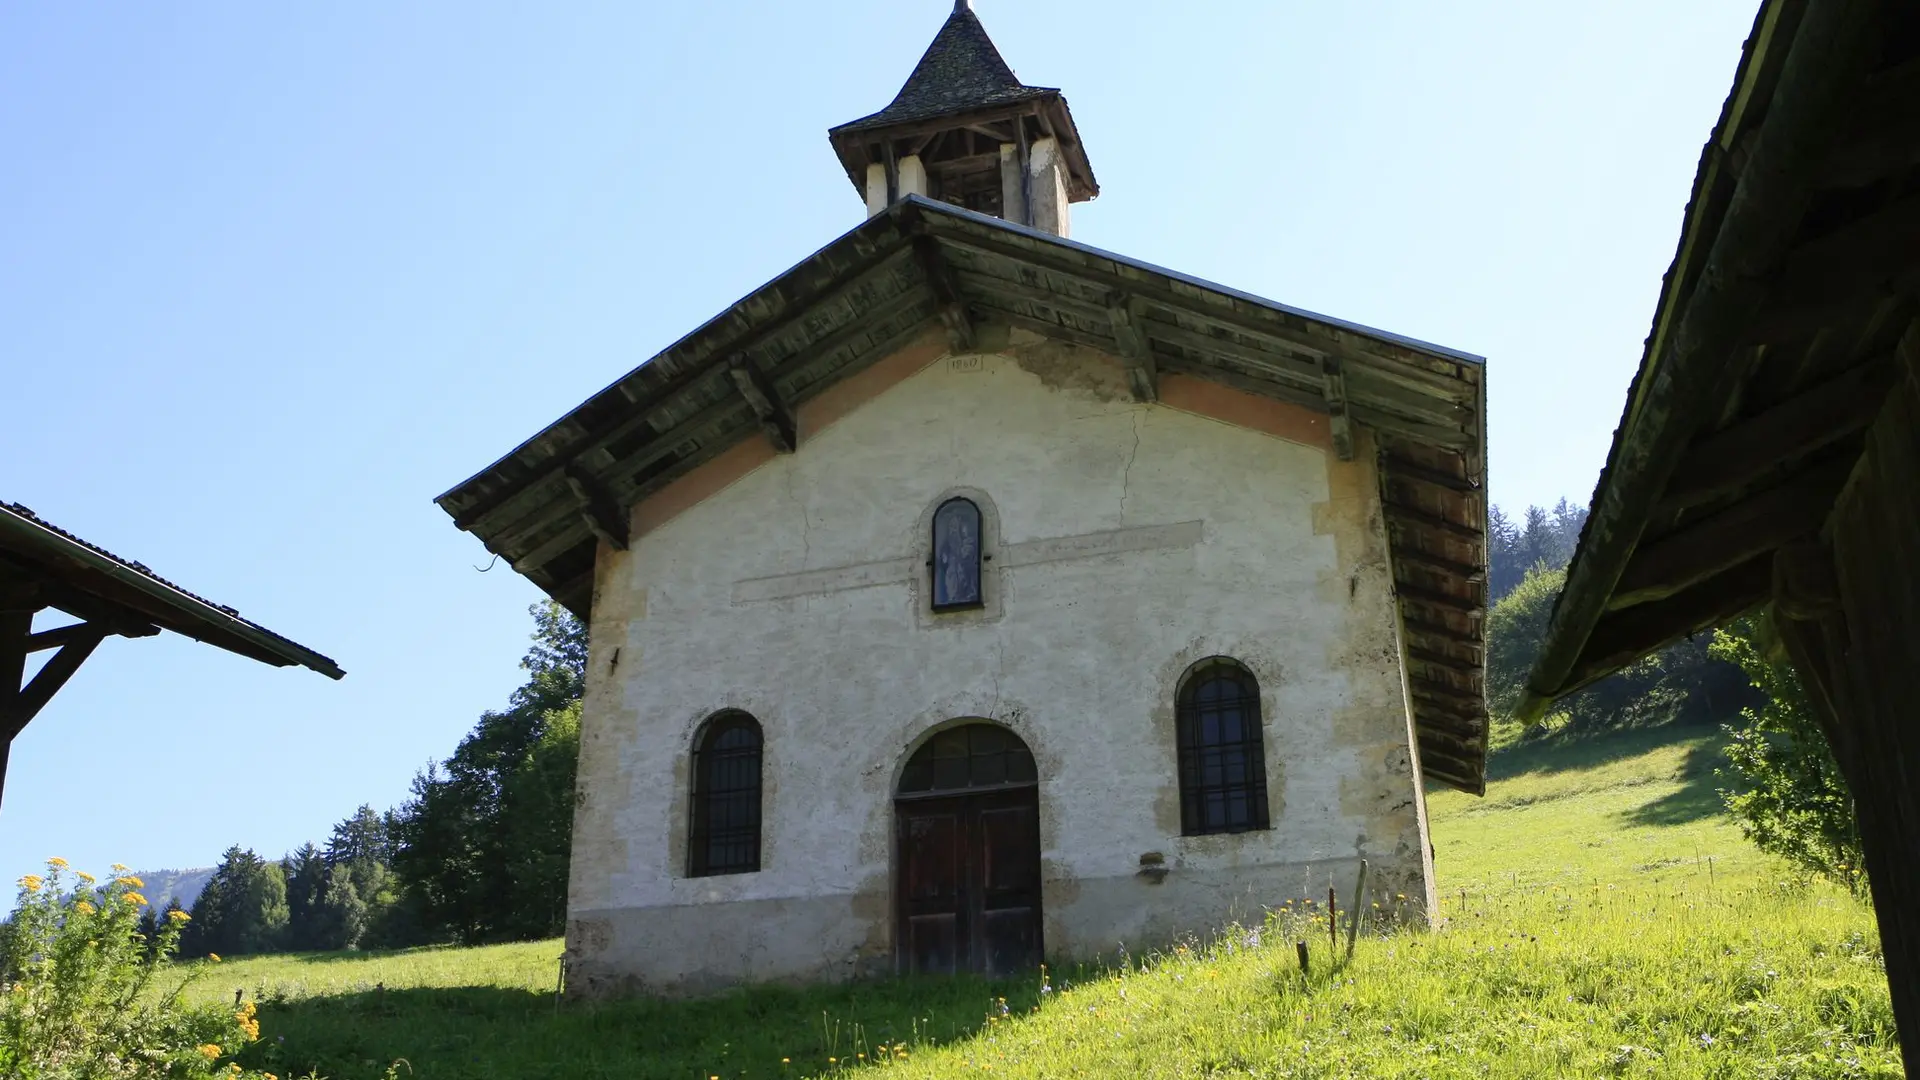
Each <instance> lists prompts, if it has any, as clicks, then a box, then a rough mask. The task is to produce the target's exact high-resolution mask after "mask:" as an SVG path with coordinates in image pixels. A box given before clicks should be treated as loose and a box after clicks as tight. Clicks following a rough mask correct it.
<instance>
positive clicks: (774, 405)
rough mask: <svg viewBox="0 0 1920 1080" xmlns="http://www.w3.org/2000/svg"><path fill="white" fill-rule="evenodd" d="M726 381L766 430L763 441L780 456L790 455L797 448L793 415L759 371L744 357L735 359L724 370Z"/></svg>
mask: <svg viewBox="0 0 1920 1080" xmlns="http://www.w3.org/2000/svg"><path fill="white" fill-rule="evenodd" d="M727 378H729V379H731V380H733V385H734V388H735V389H737V390H739V391H740V396H741V397H743V398H746V399H747V407H748V408H751V409H752V410H753V415H754V416H755V417H757V418H758V419H759V421H760V427H761V428H762V429H763V430H765V431H766V433H767V441H768V442H771V443H772V444H773V448H774V449H775V450H778V451H780V452H781V453H783V454H791V453H793V451H794V448H795V447H797V446H799V445H800V440H799V434H798V431H797V429H796V428H795V425H794V422H793V413H792V412H791V411H789V410H788V408H787V406H786V403H785V402H783V401H781V400H780V392H779V391H778V390H775V389H774V387H773V384H772V383H771V382H768V381H767V377H766V376H764V375H762V374H761V373H760V369H759V368H756V367H754V366H753V363H752V361H750V360H748V359H746V358H745V357H737V358H735V359H734V361H733V363H732V364H731V365H729V366H728V368H727Z"/></svg>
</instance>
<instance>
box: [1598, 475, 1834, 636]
mask: <svg viewBox="0 0 1920 1080" xmlns="http://www.w3.org/2000/svg"><path fill="white" fill-rule="evenodd" d="M1853 466H1854V458H1853V456H1852V455H1843V456H1841V457H1839V458H1838V459H1834V460H1828V461H1823V462H1821V463H1820V464H1819V465H1818V466H1816V467H1814V468H1811V469H1808V470H1806V471H1804V472H1801V473H1798V474H1796V475H1794V476H1792V477H1789V478H1788V479H1787V481H1786V482H1785V483H1783V484H1781V485H1780V486H1778V487H1774V488H1769V489H1768V490H1766V491H1763V492H1760V493H1759V494H1756V495H1751V496H1748V497H1747V498H1745V499H1742V500H1741V501H1740V502H1737V503H1735V504H1734V505H1732V506H1730V507H1728V508H1727V509H1725V510H1722V511H1720V512H1719V513H1717V514H1713V515H1711V516H1708V517H1706V518H1703V519H1701V520H1700V521H1697V522H1687V523H1684V524H1683V525H1682V526H1681V528H1680V529H1679V530H1677V531H1675V532H1672V533H1668V534H1667V535H1665V536H1662V537H1660V538H1658V539H1656V540H1651V541H1648V542H1646V543H1643V544H1641V545H1640V547H1639V549H1638V550H1636V551H1635V552H1634V553H1633V557H1632V558H1631V559H1629V560H1628V561H1627V567H1626V569H1625V570H1624V571H1622V572H1621V574H1620V580H1619V582H1618V583H1617V584H1616V585H1615V586H1614V590H1613V598H1612V601H1611V602H1610V603H1609V604H1608V605H1607V606H1608V610H1611V611H1618V610H1622V609H1625V608H1630V607H1633V606H1634V605H1637V604H1645V603H1648V602H1650V601H1654V600H1663V599H1665V598H1667V597H1669V596H1672V595H1674V594H1675V593H1678V592H1681V591H1683V590H1685V589H1689V588H1692V587H1693V586H1694V585H1697V584H1699V583H1700V582H1703V581H1706V580H1707V579H1709V578H1712V577H1715V576H1717V575H1718V574H1720V573H1722V572H1723V571H1726V570H1728V569H1731V568H1732V567H1734V566H1736V565H1738V564H1740V563H1743V562H1746V561H1747V560H1748V559H1751V558H1753V557H1754V556H1756V555H1759V554H1762V553H1764V552H1769V551H1772V550H1773V549H1774V548H1777V547H1779V546H1780V545H1782V544H1784V543H1786V542H1787V541H1789V540H1792V539H1794V538H1795V537H1798V536H1806V535H1809V534H1812V533H1817V532H1819V531H1820V526H1821V524H1822V523H1824V522H1825V521H1826V519H1827V514H1828V512H1829V511H1831V510H1832V508H1833V499H1834V496H1835V495H1837V494H1838V493H1839V491H1840V486H1841V485H1842V484H1844V483H1846V479H1847V476H1848V474H1850V473H1851V472H1852V471H1853Z"/></svg>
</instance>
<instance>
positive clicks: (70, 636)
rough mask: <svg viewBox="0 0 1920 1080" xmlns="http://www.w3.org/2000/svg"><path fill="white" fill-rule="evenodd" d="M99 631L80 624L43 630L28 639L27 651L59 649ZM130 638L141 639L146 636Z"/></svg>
mask: <svg viewBox="0 0 1920 1080" xmlns="http://www.w3.org/2000/svg"><path fill="white" fill-rule="evenodd" d="M98 629H99V627H98V626H97V625H96V624H94V623H88V622H78V623H74V624H73V625H72V626H60V627H55V628H54V629H52V630H42V631H40V632H39V633H37V634H31V635H29V636H28V637H27V651H28V652H30V653H36V652H42V651H44V650H47V649H58V648H60V647H61V646H63V645H65V644H67V643H68V642H71V641H78V640H79V639H81V638H84V637H91V636H93V635H94V634H95V633H96V632H98ZM154 632H155V633H158V632H159V630H158V628H157V627H156V628H154ZM129 636H135V637H140V636H145V635H129Z"/></svg>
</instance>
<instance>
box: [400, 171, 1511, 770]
mask: <svg viewBox="0 0 1920 1080" xmlns="http://www.w3.org/2000/svg"><path fill="white" fill-rule="evenodd" d="M956 309H957V311H958V313H960V317H961V318H963V319H964V320H966V321H968V322H969V323H984V324H999V325H1008V326H1014V327H1024V328H1026V329H1028V330H1032V331H1035V332H1038V333H1040V334H1043V335H1046V336H1047V337H1050V338H1053V339H1055V340H1060V341H1067V342H1074V343H1077V344H1081V345H1085V346H1089V347H1091V348H1094V349H1098V350H1101V351H1104V352H1106V353H1108V354H1111V355H1115V356H1121V357H1128V356H1131V357H1132V358H1133V360H1130V361H1129V362H1135V361H1139V362H1141V363H1143V364H1146V365H1148V369H1149V370H1157V371H1160V372H1180V373H1185V374H1189V375H1193V376H1197V377H1199V378H1203V379H1208V380H1211V381H1214V382H1216V383H1220V384H1224V385H1227V386H1231V387H1234V388H1236V389H1239V390H1242V391H1246V392H1249V393H1253V394H1259V395H1262V396H1265V397H1270V398H1274V399H1276V400H1280V401H1286V402H1291V403H1294V404H1296V405H1300V406H1304V407H1306V408H1309V409H1313V410H1316V411H1319V412H1322V413H1329V414H1331V415H1333V416H1334V417H1336V422H1342V421H1340V420H1339V418H1342V417H1344V418H1345V422H1351V423H1353V424H1358V425H1362V426H1365V427H1367V428H1370V429H1371V430H1372V431H1373V432H1374V433H1375V439H1376V443H1377V447H1378V451H1379V454H1380V464H1381V474H1382V487H1383V493H1382V494H1383V499H1384V505H1385V517H1386V525H1387V529H1388V533H1389V540H1390V544H1391V550H1392V555H1393V571H1394V579H1395V582H1396V585H1397V591H1398V594H1399V595H1398V602H1399V610H1400V613H1401V617H1402V622H1403V630H1404V636H1405V642H1406V647H1407V657H1408V665H1409V669H1408V670H1409V677H1410V686H1411V690H1412V695H1413V709H1414V719H1415V724H1416V729H1417V733H1418V742H1419V750H1420V755H1421V764H1422V769H1423V772H1424V774H1425V776H1426V777H1427V779H1428V780H1430V781H1435V782H1438V783H1442V784H1446V785H1449V786H1452V787H1456V788H1460V789H1463V790H1467V791H1472V792H1476V793H1478V792H1480V791H1482V790H1484V786H1485V759H1486V708H1485V704H1484V701H1485V693H1484V682H1483V677H1482V676H1483V670H1484V665H1485V642H1484V637H1483V618H1484V614H1485V604H1486V595H1485V589H1486V584H1485V582H1486V575H1485V567H1486V545H1485V524H1486V501H1485V495H1484V487H1483V483H1484V478H1485V461H1486V456H1485V443H1484V430H1485V424H1484V417H1485V409H1486V404H1485V401H1486V399H1485V387H1484V380H1483V367H1482V362H1481V360H1480V358H1479V357H1476V356H1472V355H1470V354H1466V353H1459V352H1454V351H1451V350H1447V349H1443V348H1439V347H1437V346H1433V345H1428V344H1425V343H1422V342H1417V341H1412V340H1409V339H1406V338H1400V337H1396V336H1394V335H1391V334H1385V333H1382V332H1379V331H1375V330H1370V329H1367V328H1365V327H1360V326H1355V325H1352V324H1349V323H1343V322H1340V321H1338V320H1334V319H1329V318H1326V317H1324V316H1319V315H1315V314H1312V313H1310V312H1304V311H1299V310H1296V309H1293V308H1288V307H1285V306H1283V305H1280V304H1276V303H1273V302H1271V301H1267V300H1263V299H1260V298H1258V297H1254V296H1250V295H1248V294H1245V293H1241V292H1236V291H1234V290H1231V289H1226V288H1223V287H1221V286H1218V285H1213V284H1210V283H1207V282H1203V281H1199V280H1197V279H1193V278H1189V277H1185V276H1182V275H1179V274H1175V273H1172V272H1170V271H1167V270H1163V269H1160V268H1158V267H1154V266H1150V265H1147V264H1145V263H1141V262H1137V261H1134V260H1131V259H1126V258H1122V257H1120V256H1117V255H1113V254H1110V253H1108V252H1104V251H1100V250H1098V249H1095V248H1091V247H1088V246H1086V245H1084V244H1078V243H1074V242H1073V241H1070V240H1064V239H1062V238H1060V237H1056V236H1052V235H1049V234H1046V233H1042V232H1038V231H1036V230H1032V229H1028V228H1024V227H1022V226H1019V225H1015V224H1012V223H1010V222H1007V221H1003V220H1001V219H999V218H992V217H986V216H983V215H980V214H975V213H971V212H969V211H966V210H961V209H958V208H955V207H952V206H948V205H946V204H943V203H937V202H933V201H930V200H926V199H921V198H918V197H910V198H908V199H906V200H903V201H902V202H900V203H898V204H896V205H894V206H893V207H891V208H890V209H888V210H887V211H886V212H885V213H882V214H880V215H877V216H875V217H873V218H871V219H869V220H868V221H866V222H865V223H864V224H862V225H860V226H858V227H856V228H854V229H853V230H851V231H850V232H848V233H846V234H845V235H844V236H842V237H840V238H839V239H837V240H835V241H834V242H832V243H831V244H828V245H827V246H826V247H825V248H822V249H821V250H820V251H818V252H816V253H814V254H813V255H812V256H810V257H808V258H807V259H806V260H804V261H802V262H801V263H800V264H799V265H798V266H795V267H794V268H793V269H791V270H789V271H787V272H786V273H785V274H782V275H781V276H780V277H779V278H776V279H775V280H774V281H772V282H770V283H768V284H767V285H765V286H763V287H761V288H760V289H758V290H756V291H755V292H754V293H753V294H752V295H750V296H748V297H746V298H745V299H743V300H741V301H740V302H738V303H736V304H734V305H733V306H732V307H730V308H728V309H727V310H726V311H724V312H722V313H721V314H720V315H719V316H717V317H716V318H714V319H713V320H711V321H709V322H708V323H707V324H706V325H704V326H702V327H700V328H699V329H697V330H695V331H693V332H692V333H691V334H689V335H687V336H686V337H685V338H682V339H681V340H680V341H678V342H676V343H675V344H673V345H672V346H670V347H668V348H667V349H666V350H665V351H663V352H661V353H660V354H659V355H657V356H655V357H653V358H652V359H650V360H648V361H647V362H645V363H643V364H641V365H640V366H639V367H637V368H635V369H634V370H633V371H631V372H629V373H628V374H627V375H625V376H624V377H622V378H621V379H620V380H619V381H617V382H615V383H614V384H613V385H612V386H609V387H607V388H606V389H605V390H602V391H601V392H600V393H598V394H595V395H594V396H593V397H592V398H590V399H588V400H587V401H586V402H585V403H584V404H582V405H580V406H579V407H578V408H576V409H574V410H573V411H572V412H571V413H568V414H567V415H566V416H565V417H562V418H561V419H560V420H559V421H557V422H555V423H554V424H553V425H551V426H549V427H548V428H547V429H546V430H544V431H542V432H540V433H539V434H538V435H536V436H534V437H533V438H532V439H529V440H528V441H527V442H525V443H524V444H522V445H521V446H520V447H519V448H518V449H516V450H514V451H513V452H512V453H511V454H508V455H507V456H506V457H504V458H502V459H501V460H499V461H498V462H496V463H494V464H493V465H491V466H489V467H488V468H487V469H485V470H484V471H482V472H481V473H479V474H478V475H476V476H474V477H472V478H471V479H469V480H467V481H465V482H464V483H462V484H460V485H459V486H457V487H455V488H454V489H452V490H451V491H448V492H447V493H446V494H444V495H442V496H440V497H439V499H438V500H436V501H437V502H438V503H439V505H440V506H441V507H442V508H443V509H444V510H445V511H446V512H447V513H448V514H450V515H451V516H452V517H453V519H454V522H455V524H456V525H457V526H458V527H459V528H461V529H464V530H466V531H468V532H471V533H473V534H474V535H476V536H478V537H479V538H480V539H481V540H482V542H484V543H485V544H486V546H487V548H488V550H490V551H492V552H494V553H495V554H497V555H500V556H501V557H502V558H505V559H507V560H509V561H510V562H511V563H512V565H513V566H514V569H516V570H517V571H519V572H520V573H522V574H524V575H526V576H527V577H529V578H530V579H532V580H533V581H534V582H535V583H536V584H538V585H539V586H540V587H541V588H542V589H544V590H546V591H547V593H548V594H549V595H551V596H553V597H554V598H555V599H557V600H559V601H560V602H561V603H562V604H564V605H566V606H567V607H568V608H569V609H570V610H572V611H573V612H575V613H576V614H579V615H581V616H582V617H586V616H587V615H588V614H589V608H590V606H591V604H592V597H593V567H594V560H595V557H596V550H597V544H598V543H599V538H600V537H601V536H602V535H609V534H613V535H614V537H615V538H616V539H623V538H622V537H620V536H618V535H617V534H619V533H621V532H623V530H624V528H625V524H624V521H625V518H626V517H627V512H628V510H629V509H630V508H631V507H632V506H634V505H635V504H636V503H638V502H640V501H641V500H643V499H645V498H647V497H648V496H649V495H651V494H653V493H654V492H657V491H659V490H660V489H661V488H662V487H664V486H665V485H667V484H669V483H671V482H672V481H673V480H675V479H676V478H678V477H680V476H683V475H685V474H686V473H687V472H689V471H690V470H692V469H694V468H696V467H698V466H699V465H701V464H702V463H704V462H706V461H709V460H711V459H712V458H713V457H714V456H716V455H717V454H719V453H720V452H721V451H723V450H725V449H727V448H728V447H730V446H732V445H735V444H736V443H738V442H740V441H741V440H744V439H749V438H762V437H767V436H766V435H765V434H763V432H764V431H766V430H767V421H766V419H765V415H766V414H767V412H768V409H767V406H768V405H769V404H771V405H772V406H773V407H774V408H775V410H777V411H779V412H783V413H785V414H786V415H791V410H792V408H793V407H794V406H795V405H797V404H798V403H800V402H803V401H805V400H807V399H808V398H810V397H812V396H813V395H815V394H818V393H820V392H821V391H822V390H823V389H825V388H826V387H828V386H830V385H832V384H833V383H835V382H837V381H838V380H840V379H843V378H846V377H847V376H849V375H851V374H853V373H855V372H858V371H860V370H862V369H864V368H865V367H867V366H868V365H870V364H872V363H874V362H876V361H878V360H879V359H881V358H882V357H884V356H886V355H888V354H890V353H892V352H895V351H897V350H898V349H899V348H901V347H902V346H903V345H905V344H907V343H909V342H911V341H912V340H914V339H915V338H917V337H919V336H920V335H922V334H924V333H926V332H927V331H928V330H929V328H930V327H934V326H939V325H941V324H942V321H943V314H944V315H945V316H946V318H947V319H948V320H951V319H953V318H954V317H955V313H956ZM755 387H757V388H758V389H757V391H756V390H754V389H753V388H755ZM756 398H758V399H759V400H758V401H756V400H755V399H756ZM803 434H804V433H803ZM775 437H776V438H777V437H778V436H777V432H776V436H775Z"/></svg>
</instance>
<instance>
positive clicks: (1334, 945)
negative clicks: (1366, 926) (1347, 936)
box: [1327, 881, 1340, 964]
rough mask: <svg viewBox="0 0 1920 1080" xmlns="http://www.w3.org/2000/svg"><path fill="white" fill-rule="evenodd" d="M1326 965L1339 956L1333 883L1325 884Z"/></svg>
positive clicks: (1337, 903) (1336, 906) (1337, 920)
mask: <svg viewBox="0 0 1920 1080" xmlns="http://www.w3.org/2000/svg"><path fill="white" fill-rule="evenodd" d="M1327 941H1328V943H1329V944H1328V945H1327V963H1328V964H1332V963H1333V962H1334V957H1336V956H1339V955H1340V907H1339V901H1338V900H1336V899H1335V898H1334V895H1333V882H1331V881H1329V882H1327Z"/></svg>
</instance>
